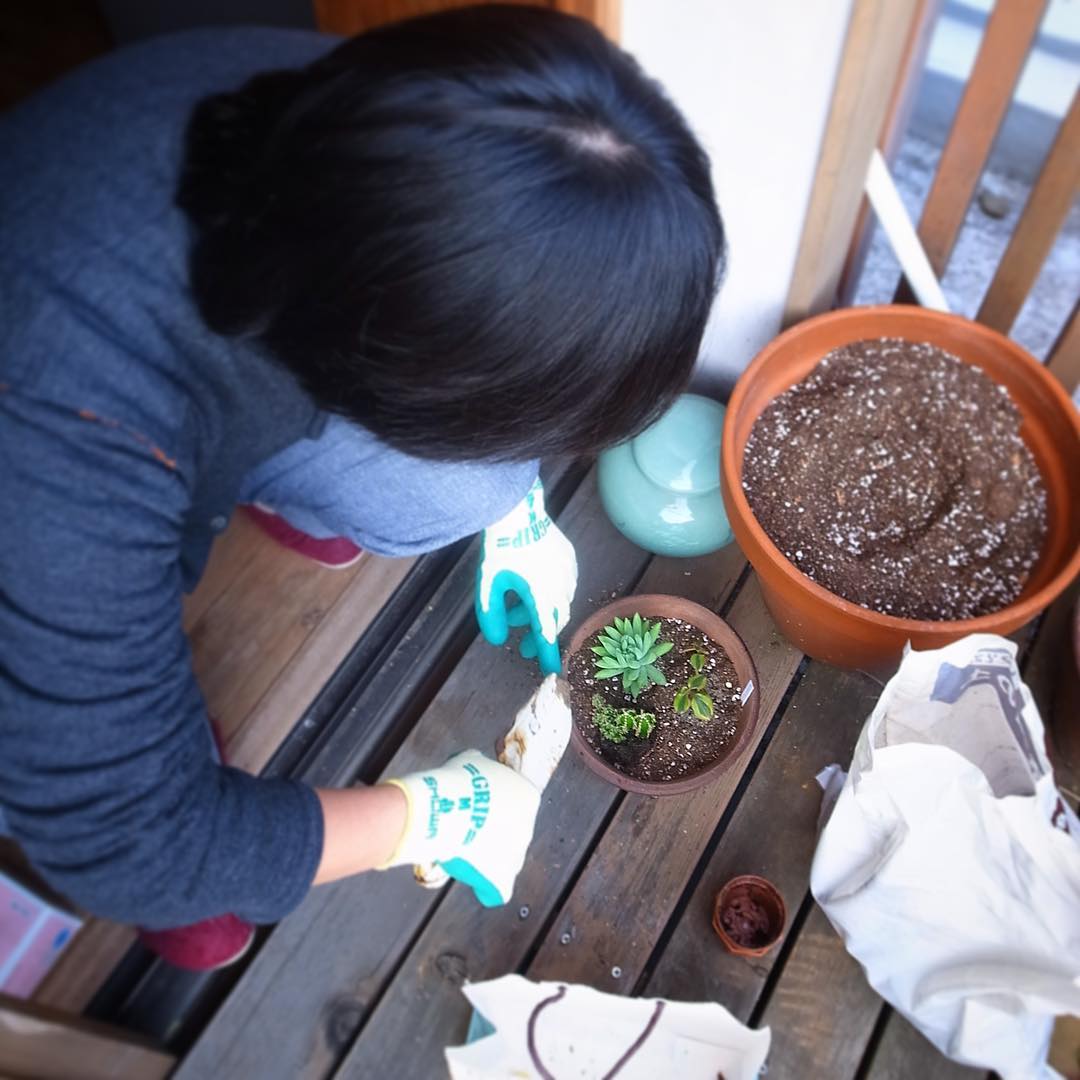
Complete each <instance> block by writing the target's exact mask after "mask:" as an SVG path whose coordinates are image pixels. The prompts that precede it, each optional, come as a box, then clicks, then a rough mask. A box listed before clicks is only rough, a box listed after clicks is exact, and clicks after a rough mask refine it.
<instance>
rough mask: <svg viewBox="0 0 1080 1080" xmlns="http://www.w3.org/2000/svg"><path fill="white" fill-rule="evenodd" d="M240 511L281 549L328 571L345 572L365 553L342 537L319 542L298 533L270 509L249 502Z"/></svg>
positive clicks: (305, 534) (333, 537) (297, 530)
mask: <svg viewBox="0 0 1080 1080" xmlns="http://www.w3.org/2000/svg"><path fill="white" fill-rule="evenodd" d="M241 509H242V510H244V511H245V512H246V514H247V516H248V517H249V518H251V520H252V521H254V522H255V524H256V525H258V526H259V528H260V529H262V531H263V532H264V533H266V535H267V536H269V537H270V539H271V540H276V541H277V542H278V543H279V544H281V546H282V547H287V548H289V549H290V550H291V551H295V552H298V553H299V554H300V555H303V556H304V557H305V558H306V559H311V560H312V561H313V562H317V563H318V564H319V565H320V566H325V567H326V568H327V569H328V570H344V569H345V567H346V566H352V565H353V563H355V562H356V561H357V560H358V559H359V558H360V556H361V555H363V554H364V549H363V548H359V547H357V546H356V545H355V544H354V543H353V542H352V541H351V540H346V539H345V538H344V537H343V536H332V537H330V538H329V539H328V540H318V539H316V538H315V537H314V536H308V534H307V533H306V532H301V531H300V530H299V529H298V528H296V527H295V526H294V525H290V524H289V523H288V522H287V521H286V520H285V519H284V518H283V517H281V516H280V515H279V514H275V513H274V512H273V510H267V509H266V507H265V506H258V505H256V504H254V503H248V504H245V505H244V506H242V507H241Z"/></svg>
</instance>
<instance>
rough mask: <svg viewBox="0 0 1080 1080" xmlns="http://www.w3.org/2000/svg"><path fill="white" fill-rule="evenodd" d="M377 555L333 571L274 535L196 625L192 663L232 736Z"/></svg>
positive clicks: (254, 544) (254, 541)
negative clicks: (369, 561)
mask: <svg viewBox="0 0 1080 1080" xmlns="http://www.w3.org/2000/svg"><path fill="white" fill-rule="evenodd" d="M369 558H371V556H365V557H364V558H363V559H361V561H360V562H359V563H358V564H356V565H354V566H351V567H348V568H347V569H344V570H328V569H326V568H324V567H321V566H319V565H318V564H316V563H314V562H312V561H311V560H309V559H305V558H304V557H303V556H302V555H300V554H298V553H297V552H294V551H289V550H288V549H286V548H283V547H281V546H279V545H278V544H276V543H274V541H273V540H271V539H270V538H269V537H265V536H256V537H252V538H251V544H250V551H249V553H248V559H247V561H246V562H245V563H244V564H243V565H242V566H240V567H239V569H238V572H237V573H236V575H235V577H234V578H233V580H232V581H231V582H230V583H229V584H228V585H227V586H226V587H225V589H224V590H223V591H222V593H221V594H220V596H218V598H217V599H216V600H215V601H214V603H213V604H211V605H210V607H209V608H208V609H207V610H206V611H205V612H204V613H203V615H202V616H201V617H200V618H199V619H198V621H197V622H195V623H194V625H192V626H191V627H190V629H189V630H188V638H189V640H190V642H191V655H192V666H193V668H194V670H195V677H196V679H197V680H198V683H199V686H200V688H201V689H202V692H203V696H204V697H205V699H206V707H207V710H208V712H209V713H210V715H211V716H213V717H214V719H215V721H216V722H217V725H218V730H219V731H220V732H221V734H222V736H223V738H224V739H225V740H226V743H227V742H228V741H229V739H230V738H231V737H232V735H233V732H234V731H235V730H236V729H237V728H238V727H239V726H240V725H241V724H242V722H243V720H244V718H245V717H246V716H247V715H248V713H249V712H250V711H251V709H252V708H254V706H255V705H256V703H257V702H258V701H259V699H260V698H261V697H263V695H264V694H265V693H266V691H267V690H268V688H269V687H270V686H271V684H272V683H273V682H274V680H275V679H276V678H277V676H278V674H279V673H280V671H281V670H282V668H283V667H285V666H286V665H287V664H288V662H289V660H290V659H292V657H293V656H295V655H296V653H297V651H298V650H299V649H300V648H301V647H302V646H303V644H304V643H305V642H306V641H308V640H309V639H310V638H312V637H314V638H315V639H316V640H320V641H321V640H322V638H321V635H318V634H317V633H316V631H317V630H318V626H319V623H320V622H321V621H322V619H323V618H324V616H325V614H326V612H327V611H328V610H329V608H330V607H332V606H333V604H334V602H335V601H336V600H337V599H338V598H339V597H340V596H341V594H342V593H343V592H344V590H345V588H346V587H347V586H348V585H349V583H350V582H351V580H352V579H353V578H354V577H355V576H356V575H357V574H358V573H360V571H361V570H362V569H363V567H364V565H365V563H366V562H367V560H368V559H369Z"/></svg>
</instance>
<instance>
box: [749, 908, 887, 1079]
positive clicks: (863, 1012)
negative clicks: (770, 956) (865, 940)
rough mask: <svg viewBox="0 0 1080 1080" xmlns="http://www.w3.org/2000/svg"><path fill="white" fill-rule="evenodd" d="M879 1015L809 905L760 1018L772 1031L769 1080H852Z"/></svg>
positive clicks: (858, 972) (856, 969)
mask: <svg viewBox="0 0 1080 1080" xmlns="http://www.w3.org/2000/svg"><path fill="white" fill-rule="evenodd" d="M880 1013H881V998H879V997H878V996H877V994H876V993H874V991H873V990H872V989H871V988H870V984H869V983H868V982H867V981H866V976H865V975H864V974H863V970H862V968H861V967H860V966H859V964H858V961H856V960H855V959H854V958H853V957H851V956H849V955H848V953H847V950H846V949H845V948H844V943H843V942H842V941H841V940H840V938H839V937H838V936H837V934H836V931H834V930H833V928H832V926H831V925H830V924H829V920H828V919H826V918H825V914H824V912H822V910H821V908H819V907H818V906H817V904H814V905H813V906H812V907H811V908H810V913H809V914H808V915H807V917H806V921H805V922H804V923H803V925H802V927H801V928H800V930H799V934H798V937H797V938H796V939H795V945H794V947H793V948H792V950H791V952H790V954H789V955H788V956H787V958H786V960H785V962H784V970H783V973H782V975H781V977H780V980H779V981H778V982H777V984H776V986H775V987H774V988H773V992H772V995H771V996H770V998H769V1001H768V1004H767V1005H766V1007H765V1011H764V1012H763V1013H762V1015H761V1019H760V1024H761V1026H762V1027H766V1026H767V1027H769V1028H771V1029H772V1047H771V1049H770V1050H769V1072H770V1074H772V1075H773V1076H781V1077H788V1076H790V1077H803V1076H806V1077H810V1076H822V1077H825V1076H829V1077H854V1076H855V1074H856V1071H857V1069H858V1068H859V1064H860V1062H861V1061H862V1059H863V1055H864V1053H865V1051H866V1048H867V1045H868V1044H869V1042H870V1037H871V1035H872V1034H873V1030H874V1024H875V1023H876V1021H877V1018H878V1016H879V1015H880Z"/></svg>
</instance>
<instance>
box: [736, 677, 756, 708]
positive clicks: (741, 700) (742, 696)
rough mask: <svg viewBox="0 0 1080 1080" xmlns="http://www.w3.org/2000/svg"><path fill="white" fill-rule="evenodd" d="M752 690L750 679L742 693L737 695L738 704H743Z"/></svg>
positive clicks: (752, 684) (752, 683) (752, 685)
mask: <svg viewBox="0 0 1080 1080" xmlns="http://www.w3.org/2000/svg"><path fill="white" fill-rule="evenodd" d="M753 692H754V680H753V679H751V680H750V681H749V682H748V683H747V684H746V685H745V686H744V687H743V688H742V694H740V695H739V704H740V705H745V704H746V703H747V702H748V701H749V700H750V695H751V694H752V693H753Z"/></svg>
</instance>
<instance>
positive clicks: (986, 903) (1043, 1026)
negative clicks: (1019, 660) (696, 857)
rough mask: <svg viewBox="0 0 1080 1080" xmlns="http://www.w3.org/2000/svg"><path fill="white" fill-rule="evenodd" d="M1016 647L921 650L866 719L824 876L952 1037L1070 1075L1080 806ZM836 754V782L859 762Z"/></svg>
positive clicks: (877, 980)
mask: <svg viewBox="0 0 1080 1080" xmlns="http://www.w3.org/2000/svg"><path fill="white" fill-rule="evenodd" d="M1015 657H1016V647H1015V645H1013V644H1012V642H1010V641H1007V640H1006V639H1004V638H1001V637H997V636H995V635H991V634H978V635H971V636H969V637H967V638H964V639H963V640H961V641H958V642H955V643H954V644H952V645H949V646H947V647H946V648H944V649H938V650H934V651H928V652H908V654H907V655H906V656H905V658H904V661H903V663H902V664H901V666H900V670H899V671H898V672H897V674H896V675H895V677H894V678H893V679H892V680H891V681H890V682H889V684H888V685H887V686H886V687H885V690H884V692H883V693H882V695H881V698H880V700H879V701H878V704H877V706H876V707H875V709H874V712H873V714H872V715H871V716H870V719H869V720H868V721H867V722H866V725H865V726H864V728H863V731H862V734H861V735H860V737H859V741H858V744H857V745H856V748H855V755H854V758H853V760H852V763H851V771H850V772H849V773H848V775H847V777H846V780H844V782H843V785H842V787H841V788H840V791H839V795H838V797H837V798H836V802H835V805H834V806H833V808H832V812H831V815H830V816H829V817H828V821H827V823H826V825H825V827H824V829H823V831H822V834H821V837H820V840H819V842H818V848H817V852H816V854H815V858H814V864H813V870H812V873H811V889H812V891H813V894H814V896H815V897H816V898H817V901H818V903H819V904H820V905H821V906H822V908H823V909H824V910H825V913H826V915H827V916H828V917H829V919H830V921H831V922H832V924H833V926H835V927H836V929H837V931H838V932H839V933H840V935H841V936H842V937H843V939H844V942H845V944H846V946H847V949H848V951H849V952H850V953H851V954H852V955H853V956H854V957H855V958H856V959H857V960H859V962H860V963H861V964H862V965H863V967H864V968H865V970H866V974H867V978H868V979H869V980H870V983H871V984H872V985H873V987H874V989H876V990H877V991H878V993H880V994H881V995H882V997H884V998H885V999H886V1000H887V1001H889V1002H890V1004H892V1005H893V1007H894V1008H896V1009H898V1010H899V1011H900V1012H902V1013H903V1014H904V1015H905V1016H906V1017H907V1018H908V1019H909V1020H910V1021H911V1022H912V1023H913V1024H914V1025H915V1026H916V1027H918V1028H919V1030H920V1031H922V1033H923V1034H924V1035H926V1037H927V1038H929V1039H930V1041H931V1042H933V1043H934V1045H935V1046H937V1047H938V1048H939V1049H940V1050H941V1051H942V1052H944V1053H945V1054H947V1055H948V1056H949V1057H951V1058H954V1059H955V1060H956V1061H959V1062H963V1063H965V1064H969V1065H978V1066H982V1067H986V1068H992V1069H996V1070H997V1072H998V1073H1000V1074H1001V1076H1002V1077H1003V1078H1004V1080H1033V1078H1039V1077H1053V1076H1057V1075H1058V1074H1057V1073H1055V1072H1054V1071H1053V1070H1052V1069H1050V1068H1049V1066H1047V1065H1046V1064H1045V1060H1046V1052H1047V1047H1048V1044H1049V1040H1050V1033H1051V1028H1052V1026H1053V1018H1054V1016H1055V1015H1057V1014H1062V1013H1074V1014H1075V1013H1080V823H1078V822H1077V819H1076V816H1075V815H1074V814H1073V813H1072V812H1071V811H1070V810H1069V808H1068V807H1067V806H1066V804H1065V803H1064V801H1063V800H1062V799H1061V797H1060V796H1059V794H1058V791H1057V789H1056V788H1055V786H1054V781H1053V775H1052V773H1051V769H1050V764H1049V762H1048V761H1047V758H1046V753H1045V750H1044V743H1043V728H1042V722H1041V721H1040V719H1039V714H1038V710H1037V709H1036V708H1035V705H1034V702H1033V701H1032V699H1031V694H1030V693H1029V691H1028V689H1027V687H1026V686H1025V685H1024V684H1023V682H1022V681H1021V679H1020V674H1019V672H1018V670H1017V667H1016V660H1015ZM1077 720H1078V722H1080V717H1078V718H1077ZM829 772H830V770H826V772H825V773H823V774H822V775H821V777H819V780H821V782H822V786H823V787H825V788H826V796H827V797H828V794H829V790H830V788H831V789H833V790H835V789H836V788H837V787H838V786H839V780H840V779H841V776H842V774H840V775H837V772H838V770H837V771H836V772H833V773H832V775H831V776H830V775H829Z"/></svg>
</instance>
